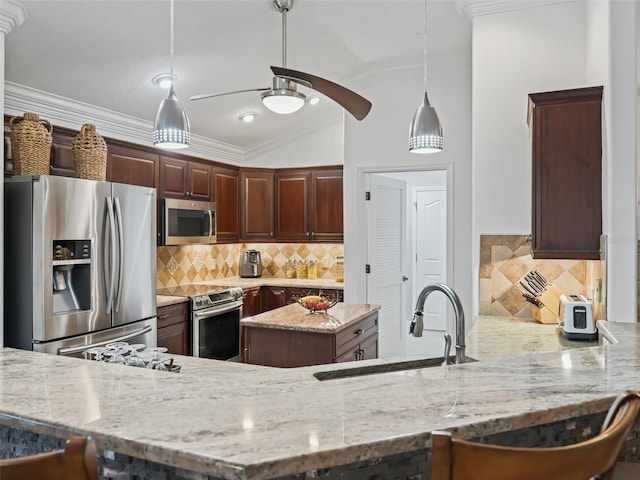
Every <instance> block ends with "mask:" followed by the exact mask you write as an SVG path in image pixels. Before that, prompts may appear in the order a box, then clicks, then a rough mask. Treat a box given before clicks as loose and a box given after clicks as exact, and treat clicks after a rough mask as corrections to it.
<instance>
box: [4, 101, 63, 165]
mask: <svg viewBox="0 0 640 480" xmlns="http://www.w3.org/2000/svg"><path fill="white" fill-rule="evenodd" d="M9 128H10V130H11V134H10V137H11V161H12V162H13V173H14V174H16V175H34V174H39V175H47V174H49V159H50V157H51V142H52V137H51V132H52V131H53V127H52V126H51V124H50V123H49V122H48V121H47V120H40V118H38V115H36V114H35V113H25V114H24V117H11V118H10V119H9Z"/></svg>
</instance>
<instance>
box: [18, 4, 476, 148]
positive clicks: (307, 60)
mask: <svg viewBox="0 0 640 480" xmlns="http://www.w3.org/2000/svg"><path fill="white" fill-rule="evenodd" d="M20 3H22V5H24V7H25V8H26V12H27V19H26V20H25V22H24V23H23V24H22V25H20V26H19V27H17V28H15V29H14V30H13V31H11V32H10V33H9V34H8V35H7V37H6V41H5V47H6V53H5V79H6V80H7V81H9V82H14V83H17V84H20V85H24V86H28V87H32V88H35V89H38V90H43V91H45V92H50V93H53V94H56V95H60V96H63V97H67V98H70V99H73V100H77V101H80V102H85V103H88V104H90V105H96V106H99V107H103V108H107V109H110V110H113V111H116V112H119V113H123V114H127V115H130V116H133V117H135V118H139V119H142V120H145V121H149V122H151V121H153V117H154V115H155V111H156V109H157V107H158V105H159V103H160V101H161V100H162V99H163V98H164V97H165V96H166V91H163V90H160V89H159V88H158V87H156V86H154V85H153V84H152V83H151V78H152V77H153V76H154V75H156V74H158V73H162V72H167V71H168V70H169V64H170V59H169V47H170V43H169V31H170V28H169V25H170V23H169V11H170V10H169V8H170V7H169V5H170V4H169V1H168V0H137V1H121V0H83V1H79V0H22V1H21V2H20ZM423 14H424V3H423V1H422V0H343V1H336V0H296V2H295V4H294V7H293V9H292V10H291V12H290V13H289V14H288V17H287V18H288V49H287V52H288V54H287V66H288V67H289V68H293V69H296V70H302V71H304V72H308V73H311V74H314V75H317V76H320V77H324V78H327V79H329V80H333V81H336V82H338V83H341V84H343V85H345V86H347V87H349V88H352V89H353V90H356V91H358V86H359V85H364V84H365V83H366V79H367V77H368V76H371V75H373V74H376V73H380V72H384V71H385V70H387V69H391V68H397V67H403V66H416V65H421V64H422V58H423V29H424V24H423V18H424V17H423ZM281 21H282V20H281V14H280V13H279V12H278V11H277V10H276V9H275V8H274V7H273V5H272V3H271V0H232V1H229V0H175V47H174V48H175V54H174V72H175V73H176V74H177V76H178V80H177V82H176V93H177V95H178V98H179V99H180V100H181V102H182V104H183V105H184V107H185V110H186V111H187V115H188V116H189V120H190V123H191V131H192V134H195V135H199V136H202V137H206V138H208V139H213V140H215V141H218V142H222V143H226V144H229V145H233V146H236V147H239V148H241V149H245V150H246V149H250V148H257V147H259V146H260V145H261V144H264V143H268V142H269V141H271V140H273V139H274V138H276V137H278V136H282V135H290V134H291V133H292V132H294V131H295V130H296V129H304V128H309V127H310V126H312V125H313V124H316V123H318V124H322V123H325V124H326V122H328V121H330V119H335V120H336V121H339V120H340V118H341V115H342V109H341V108H340V107H339V106H337V105H336V104H335V103H333V102H332V101H330V100H329V99H326V98H323V101H321V103H320V104H319V105H317V106H310V105H306V106H305V107H304V108H303V109H302V110H301V111H299V112H297V113H295V114H293V115H286V116H283V115H278V114H275V113H272V112H270V111H268V110H267V109H266V108H265V107H263V106H262V104H261V102H260V96H259V95H260V94H259V93H258V92H250V93H242V94H237V95H230V96H225V97H219V98H212V99H205V100H199V101H189V100H188V97H190V96H191V95H196V94H201V93H222V92H227V91H232V90H239V89H249V88H261V87H268V86H270V84H271V78H272V74H271V71H270V69H269V65H281V63H282V43H281V41H282V38H281V26H282V23H281ZM427 28H428V30H427V32H428V37H427V38H428V58H429V59H430V61H431V62H434V61H435V62H436V63H437V60H438V58H441V57H444V56H450V55H461V54H467V55H468V54H469V49H470V47H471V22H470V21H469V20H468V19H467V18H465V17H464V16H463V15H462V14H461V13H459V11H458V9H457V7H456V2H455V0H429V4H428V22H427ZM300 90H301V91H302V92H304V93H306V94H309V93H313V92H312V91H311V90H308V89H305V88H304V87H300ZM418 100H419V99H417V100H416V101H418ZM373 108H374V109H375V104H374V106H373ZM247 111H254V112H256V113H258V118H257V119H256V121H255V122H254V123H253V124H244V123H242V122H240V121H239V120H238V116H239V115H240V114H241V113H243V112H247ZM78 128H79V126H78Z"/></svg>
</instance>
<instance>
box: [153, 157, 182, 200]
mask: <svg viewBox="0 0 640 480" xmlns="http://www.w3.org/2000/svg"><path fill="white" fill-rule="evenodd" d="M187 164H188V162H187V161H186V160H179V159H177V158H169V157H165V156H162V155H161V156H160V182H159V183H158V197H171V198H186V192H187V189H186V187H187Z"/></svg>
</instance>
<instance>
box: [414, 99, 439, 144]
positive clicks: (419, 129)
mask: <svg viewBox="0 0 640 480" xmlns="http://www.w3.org/2000/svg"><path fill="white" fill-rule="evenodd" d="M443 147H444V139H443V137H442V126H441V125H440V120H439V119H438V114H437V112H436V109H435V108H433V107H432V106H431V104H430V103H429V96H428V95H427V92H424V100H423V101H422V105H420V106H419V107H418V109H417V110H416V113H415V115H414V116H413V120H412V121H411V127H410V128H409V151H410V152H412V153H433V152H439V151H441V150H442V149H443Z"/></svg>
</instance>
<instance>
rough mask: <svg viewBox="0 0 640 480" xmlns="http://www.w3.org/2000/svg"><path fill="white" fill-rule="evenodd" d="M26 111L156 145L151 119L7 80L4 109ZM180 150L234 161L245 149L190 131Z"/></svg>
mask: <svg viewBox="0 0 640 480" xmlns="http://www.w3.org/2000/svg"><path fill="white" fill-rule="evenodd" d="M3 1H4V0H3ZM24 112H37V113H38V115H40V116H42V117H44V118H46V119H47V120H48V121H49V122H51V123H52V124H54V125H59V126H61V127H66V128H71V129H75V130H78V129H79V128H80V126H82V125H83V124H85V123H92V124H94V125H95V126H96V128H97V129H98V130H100V134H101V135H102V136H105V137H110V138H114V139H118V140H123V141H126V142H131V143H137V144H140V145H147V146H153V145H152V143H151V132H152V131H153V123H152V122H149V121H145V120H140V119H139V118H135V117H132V116H128V115H124V114H122V113H118V112H114V111H113V110H108V109H106V108H101V107H96V106H94V105H89V104H87V103H83V102H78V101H76V100H71V99H69V98H66V97H62V96H59V95H54V94H52V93H48V92H44V91H42V90H36V89H35V88H30V87H25V86H23V85H19V84H17V83H13V82H5V84H4V113H5V114H7V115H22V114H23V113H24ZM180 153H184V154H185V155H190V156H197V157H199V158H206V159H209V160H216V161H223V162H224V161H226V162H229V163H233V164H239V163H242V162H243V161H244V151H243V149H241V148H239V147H236V146H234V145H229V144H226V143H222V142H216V141H213V140H211V139H208V138H206V137H202V136H199V135H191V145H190V146H189V148H188V149H186V150H181V151H180Z"/></svg>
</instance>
